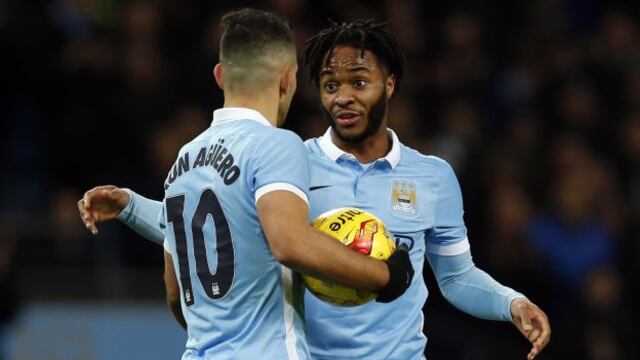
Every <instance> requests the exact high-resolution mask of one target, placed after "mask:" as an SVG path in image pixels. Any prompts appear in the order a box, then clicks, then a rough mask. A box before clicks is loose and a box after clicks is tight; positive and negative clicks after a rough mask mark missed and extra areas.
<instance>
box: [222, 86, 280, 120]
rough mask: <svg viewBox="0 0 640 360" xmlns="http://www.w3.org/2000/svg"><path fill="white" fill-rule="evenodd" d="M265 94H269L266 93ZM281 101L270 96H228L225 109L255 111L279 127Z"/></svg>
mask: <svg viewBox="0 0 640 360" xmlns="http://www.w3.org/2000/svg"><path fill="white" fill-rule="evenodd" d="M265 93H268V92H266V91H265ZM278 104H279V99H278V98H277V97H272V96H268V95H264V94H263V95H260V96H237V95H236V96H234V95H230V96H229V95H226V94H225V99H224V107H226V108H229V107H240V108H248V109H252V110H255V111H257V112H259V113H260V115H262V116H264V117H265V118H266V119H267V120H268V121H269V122H270V123H271V125H273V126H274V127H277V126H278Z"/></svg>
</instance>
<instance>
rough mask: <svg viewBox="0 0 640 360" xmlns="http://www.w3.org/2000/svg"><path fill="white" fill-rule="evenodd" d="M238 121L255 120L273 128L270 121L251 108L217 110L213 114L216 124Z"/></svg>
mask: <svg viewBox="0 0 640 360" xmlns="http://www.w3.org/2000/svg"><path fill="white" fill-rule="evenodd" d="M236 120H254V121H257V122H259V123H260V124H262V125H265V126H272V125H271V123H270V122H269V120H267V119H266V118H265V117H264V116H262V114H260V113H259V112H257V111H255V110H253V109H249V108H239V107H228V108H221V109H217V110H215V111H214V112H213V121H212V122H211V125H213V124H214V123H221V122H228V121H236Z"/></svg>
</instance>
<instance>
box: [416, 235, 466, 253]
mask: <svg viewBox="0 0 640 360" xmlns="http://www.w3.org/2000/svg"><path fill="white" fill-rule="evenodd" d="M470 249H471V245H470V244H469V238H466V237H465V238H464V239H462V240H460V241H458V242H455V243H453V244H447V245H438V244H434V243H430V242H427V252H429V253H431V254H436V255H443V256H454V255H460V254H462V253H464V252H466V251H469V250H470Z"/></svg>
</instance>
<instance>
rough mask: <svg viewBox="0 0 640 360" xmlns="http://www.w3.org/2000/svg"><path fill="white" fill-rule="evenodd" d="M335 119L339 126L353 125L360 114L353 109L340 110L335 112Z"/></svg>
mask: <svg viewBox="0 0 640 360" xmlns="http://www.w3.org/2000/svg"><path fill="white" fill-rule="evenodd" d="M335 119H336V123H337V124H338V125H340V126H353V125H354V124H355V123H357V122H358V121H359V120H360V114H359V113H357V112H355V111H341V112H339V113H338V114H336V117H335Z"/></svg>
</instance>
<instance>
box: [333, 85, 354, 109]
mask: <svg viewBox="0 0 640 360" xmlns="http://www.w3.org/2000/svg"><path fill="white" fill-rule="evenodd" d="M334 101H335V103H336V105H339V106H342V107H344V106H347V105H349V104H351V103H353V101H354V99H353V93H352V92H351V91H349V90H348V89H345V90H343V89H340V90H338V92H337V93H336V97H335V100H334Z"/></svg>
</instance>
